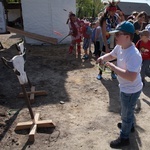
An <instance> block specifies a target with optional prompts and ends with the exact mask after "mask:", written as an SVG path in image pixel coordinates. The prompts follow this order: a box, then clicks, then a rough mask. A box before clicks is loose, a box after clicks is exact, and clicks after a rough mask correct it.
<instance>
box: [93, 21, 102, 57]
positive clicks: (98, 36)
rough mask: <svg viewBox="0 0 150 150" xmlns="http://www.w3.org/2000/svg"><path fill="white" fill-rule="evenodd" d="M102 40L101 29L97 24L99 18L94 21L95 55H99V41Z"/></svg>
mask: <svg viewBox="0 0 150 150" xmlns="http://www.w3.org/2000/svg"><path fill="white" fill-rule="evenodd" d="M101 41H102V31H101V27H100V25H99V20H98V21H96V29H95V37H94V47H95V56H96V58H98V57H99V56H100V55H101V49H100V46H101V45H100V42H101Z"/></svg>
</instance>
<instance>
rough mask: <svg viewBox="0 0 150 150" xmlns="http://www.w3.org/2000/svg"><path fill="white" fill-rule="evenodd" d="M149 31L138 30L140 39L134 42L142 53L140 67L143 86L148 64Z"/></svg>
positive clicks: (149, 57) (149, 56)
mask: <svg viewBox="0 0 150 150" xmlns="http://www.w3.org/2000/svg"><path fill="white" fill-rule="evenodd" d="M149 35H150V33H149V31H148V30H146V29H145V30H142V31H140V40H139V41H138V42H137V43H136V47H137V48H138V50H139V51H140V52H141V55H142V59H143V62H142V69H141V77H142V82H143V85H144V86H145V76H146V75H145V72H146V69H147V68H148V67H149V65H150V39H149Z"/></svg>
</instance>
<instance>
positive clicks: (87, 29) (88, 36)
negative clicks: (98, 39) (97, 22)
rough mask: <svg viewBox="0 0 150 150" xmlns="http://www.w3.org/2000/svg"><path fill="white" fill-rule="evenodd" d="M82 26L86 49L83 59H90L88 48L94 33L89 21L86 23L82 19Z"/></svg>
mask: <svg viewBox="0 0 150 150" xmlns="http://www.w3.org/2000/svg"><path fill="white" fill-rule="evenodd" d="M81 27H82V36H83V38H84V39H83V49H84V56H83V59H85V60H86V59H88V58H89V56H88V52H87V50H88V48H89V45H90V40H91V35H92V29H91V27H90V26H89V23H87V22H86V23H85V22H84V21H81Z"/></svg>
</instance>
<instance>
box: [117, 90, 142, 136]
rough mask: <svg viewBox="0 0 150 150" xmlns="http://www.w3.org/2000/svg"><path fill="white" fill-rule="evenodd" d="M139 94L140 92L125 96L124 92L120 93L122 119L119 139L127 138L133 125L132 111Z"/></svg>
mask: <svg viewBox="0 0 150 150" xmlns="http://www.w3.org/2000/svg"><path fill="white" fill-rule="evenodd" d="M140 94H141V91H139V92H137V93H131V94H127V93H124V92H121V93H120V96H121V119H122V126H121V131H120V137H121V138H129V135H130V132H131V128H132V127H133V125H134V109H135V105H136V102H137V100H138V98H139V96H140Z"/></svg>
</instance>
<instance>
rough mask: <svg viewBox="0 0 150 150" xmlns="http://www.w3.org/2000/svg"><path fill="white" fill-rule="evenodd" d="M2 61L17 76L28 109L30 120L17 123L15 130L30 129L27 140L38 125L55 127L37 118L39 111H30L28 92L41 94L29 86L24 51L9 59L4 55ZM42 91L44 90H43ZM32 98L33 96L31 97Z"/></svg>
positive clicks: (50, 121)
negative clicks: (29, 88)
mask: <svg viewBox="0 0 150 150" xmlns="http://www.w3.org/2000/svg"><path fill="white" fill-rule="evenodd" d="M2 61H3V63H4V64H5V65H6V66H7V67H9V68H12V69H13V71H14V72H15V74H16V75H17V77H18V80H19V83H20V85H21V87H22V91H23V93H22V95H23V96H24V98H25V102H26V104H27V107H28V109H29V113H30V116H31V121H28V122H21V123H18V124H17V126H16V128H15V130H22V129H30V133H29V141H31V142H33V141H34V139H35V138H34V135H35V133H36V130H37V128H38V127H55V125H54V123H53V122H52V120H43V121H42V120H41V121H40V120H39V113H36V114H35V115H34V113H33V111H32V107H31V104H30V100H29V97H28V94H30V97H34V94H35V93H38V94H41V92H40V93H39V92H36V91H35V87H33V86H31V82H30V81H29V79H28V77H27V75H26V72H25V71H24V63H25V52H24V53H21V54H20V55H17V56H14V57H13V58H12V59H11V60H10V61H8V60H6V59H5V58H4V57H2ZM27 83H29V85H30V87H31V92H29V93H27V92H26V89H25V84H27ZM43 93H44V92H43ZM33 99H34V98H33Z"/></svg>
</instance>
